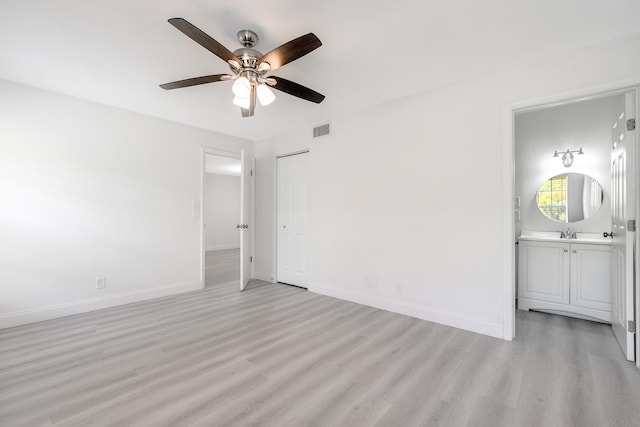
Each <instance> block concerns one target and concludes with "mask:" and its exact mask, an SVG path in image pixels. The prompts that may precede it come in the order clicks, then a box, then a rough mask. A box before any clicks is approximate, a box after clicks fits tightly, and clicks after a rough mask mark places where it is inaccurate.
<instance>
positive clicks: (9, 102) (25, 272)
mask: <svg viewBox="0 0 640 427" xmlns="http://www.w3.org/2000/svg"><path fill="white" fill-rule="evenodd" d="M0 93H1V94H2V96H0V327H7V326H12V325H16V324H20V323H25V322H31V321H38V320H43V319H47V318H51V317H56V316H61V315H66V314H70V313H75V312H81V311H86V310H90V309H95V308H100V307H106V306H110V305H115V304H120V303H126V302H131V301H136V300H141V299H146V298H150V297H154V296H160V295H166V294H170V293H175V292H181V291H185V290H190V289H197V288H199V287H201V285H202V283H201V266H200V263H201V239H202V236H201V232H200V221H201V219H200V218H196V217H194V216H193V207H192V206H193V201H194V200H199V199H200V197H201V187H202V177H201V173H202V147H203V146H205V147H212V148H216V149H219V150H225V151H229V152H234V153H237V152H239V151H240V149H241V148H245V149H247V150H249V151H250V152H252V151H253V142H251V141H247V140H242V139H238V138H234V137H229V136H226V135H222V134H218V133H215V132H210V131H205V130H202V129H198V128H194V127H190V126H185V125H180V124H177V123H174V122H169V121H166V120H161V119H156V118H151V117H148V116H144V115H141V114H137V113H131V112H128V111H125V110H121V109H117V108H112V107H107V106H104V105H100V104H96V103H92V102H88V101H83V100H79V99H76V98H72V97H67V96H63V95H59V94H54V93H51V92H46V91H43V90H39V89H34V88H30V87H26V86H22V85H19V84H14V83H11V82H7V81H0ZM97 276H106V279H107V288H106V289H104V290H101V291H98V290H96V287H95V281H96V277H97Z"/></svg>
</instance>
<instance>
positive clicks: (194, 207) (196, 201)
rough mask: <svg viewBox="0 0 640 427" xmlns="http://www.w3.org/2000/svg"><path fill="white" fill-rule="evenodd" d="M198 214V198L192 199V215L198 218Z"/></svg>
mask: <svg viewBox="0 0 640 427" xmlns="http://www.w3.org/2000/svg"><path fill="white" fill-rule="evenodd" d="M199 216H200V200H194V201H193V217H194V218H198V217H199Z"/></svg>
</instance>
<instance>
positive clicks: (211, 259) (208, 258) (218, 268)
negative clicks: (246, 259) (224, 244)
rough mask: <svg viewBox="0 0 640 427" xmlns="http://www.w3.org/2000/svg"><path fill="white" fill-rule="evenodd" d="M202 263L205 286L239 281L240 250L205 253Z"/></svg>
mask: <svg viewBox="0 0 640 427" xmlns="http://www.w3.org/2000/svg"><path fill="white" fill-rule="evenodd" d="M204 262H205V286H213V285H218V284H221V283H229V282H233V281H236V282H239V281H240V249H223V250H219V251H207V252H206V254H205V261H204Z"/></svg>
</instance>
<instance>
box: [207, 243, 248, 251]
mask: <svg viewBox="0 0 640 427" xmlns="http://www.w3.org/2000/svg"><path fill="white" fill-rule="evenodd" d="M225 249H240V245H237V244H233V245H211V246H206V247H205V248H204V250H205V251H207V252H209V251H223V250H225Z"/></svg>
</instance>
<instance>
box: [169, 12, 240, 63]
mask: <svg viewBox="0 0 640 427" xmlns="http://www.w3.org/2000/svg"><path fill="white" fill-rule="evenodd" d="M169 23H170V24H171V25H173V26H174V27H176V28H177V29H178V30H180V31H182V32H183V33H184V34H185V35H186V36H187V37H189V38H191V40H193V41H195V42H196V43H198V44H199V45H200V46H202V47H204V48H205V49H207V50H208V51H209V52H211V53H213V54H214V55H216V56H217V57H219V58H221V59H223V60H224V61H227V62H229V61H230V60H234V61H236V62H238V63H239V62H240V61H239V60H238V58H237V57H236V56H235V55H234V54H233V53H232V52H231V51H230V50H229V49H227V48H226V47H224V46H223V45H221V44H220V43H218V42H217V41H216V40H214V39H213V38H212V37H211V36H210V35H208V34H207V33H205V32H204V31H202V30H201V29H199V28H198V27H196V26H195V25H193V24H191V23H190V22H189V21H187V20H185V19H182V18H171V19H169Z"/></svg>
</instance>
